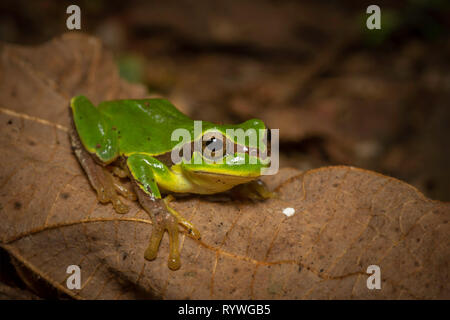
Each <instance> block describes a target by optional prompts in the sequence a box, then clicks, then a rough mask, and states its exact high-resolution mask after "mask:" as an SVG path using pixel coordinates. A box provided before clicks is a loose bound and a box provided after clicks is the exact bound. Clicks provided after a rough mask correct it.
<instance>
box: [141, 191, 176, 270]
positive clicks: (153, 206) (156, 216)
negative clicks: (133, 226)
mask: <svg viewBox="0 0 450 320" xmlns="http://www.w3.org/2000/svg"><path fill="white" fill-rule="evenodd" d="M135 191H136V194H137V197H138V200H139V203H140V204H141V206H142V207H143V208H144V209H145V211H147V213H148V214H149V216H150V217H151V219H152V222H153V228H152V235H151V236H150V242H149V244H148V247H147V249H146V250H145V253H144V257H145V259H147V260H154V259H155V258H156V257H157V254H158V249H159V244H160V243H161V239H162V237H163V236H164V233H165V231H166V230H167V233H168V234H169V260H168V263H167V265H168V267H169V268H170V269H171V270H177V269H179V268H180V266H181V262H180V252H179V250H178V246H179V240H178V232H179V230H178V220H177V218H176V217H175V216H173V214H172V213H171V212H169V210H168V209H167V207H166V204H165V202H164V200H163V199H155V198H151V197H150V196H149V195H148V194H146V193H145V192H144V191H142V190H141V189H140V187H139V186H136V188H135Z"/></svg>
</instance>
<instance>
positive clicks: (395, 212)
mask: <svg viewBox="0 0 450 320" xmlns="http://www.w3.org/2000/svg"><path fill="white" fill-rule="evenodd" d="M0 54H1V64H0V98H1V99H0V101H2V102H1V104H2V105H1V106H0V123H1V124H2V125H1V126H0V131H1V134H0V148H1V149H0V150H1V151H0V161H1V163H2V167H1V170H0V218H1V221H2V223H1V225H0V235H1V238H0V244H1V247H2V248H4V249H5V250H6V251H7V252H8V253H9V254H10V255H11V256H12V257H13V258H14V259H15V261H18V262H19V263H20V264H21V265H20V268H21V269H22V272H24V271H23V270H27V271H28V272H29V273H30V274H33V275H34V276H35V277H36V278H40V279H41V281H42V280H43V281H45V282H46V283H48V284H49V285H50V286H51V287H53V288H56V289H58V290H59V291H61V292H62V293H65V294H67V295H69V296H71V297H74V298H80V299H137V298H166V299H183V298H190V299H230V298H232V299H249V298H250V299H317V298H326V299H392V298H400V299H438V298H439V299H448V298H450V291H449V286H448V280H449V270H450V268H449V243H450V242H449V235H450V232H449V231H450V230H449V225H448V219H449V214H450V204H448V203H442V202H437V201H432V200H429V199H427V198H425V197H424V196H423V195H422V194H421V193H420V192H419V191H418V190H416V189H415V188H413V187H411V186H410V185H408V184H406V183H403V182H401V181H398V180H396V179H393V178H390V177H386V176H383V175H380V174H377V173H374V172H369V171H365V170H362V169H357V168H354V167H344V166H337V167H326V168H320V169H315V170H309V171H305V172H301V171H298V170H295V169H282V170H280V172H279V173H278V174H277V175H276V176H273V177H265V180H266V182H267V183H268V184H269V187H270V188H271V189H274V190H276V191H277V192H278V197H277V198H275V199H271V200H268V201H265V202H258V203H252V202H236V201H221V202H218V201H212V200H211V199H209V198H204V197H190V198H186V199H180V200H178V201H176V202H174V207H175V209H177V210H178V211H180V212H182V213H183V214H184V215H185V216H186V217H187V218H188V219H189V220H191V221H192V222H193V223H194V224H195V225H196V226H197V228H198V229H199V230H200V231H201V233H202V239H201V240H199V241H198V240H193V239H191V238H189V237H187V236H186V235H185V234H182V236H181V261H182V267H181V269H180V270H178V271H175V272H174V271H170V270H169V269H168V268H167V255H168V245H167V237H165V238H164V240H163V242H162V244H161V249H160V252H159V256H158V258H157V259H156V260H155V261H152V262H149V261H146V260H145V259H144V257H143V254H144V250H145V248H146V244H147V241H148V240H149V235H150V232H151V228H152V226H151V221H150V220H149V218H148V216H147V214H146V213H145V212H144V211H143V210H142V209H141V208H140V206H139V205H138V204H137V203H135V202H132V203H129V204H130V206H131V210H130V212H129V213H128V214H125V215H119V214H116V213H115V212H114V210H113V208H112V206H111V205H102V204H99V203H98V202H97V199H96V196H95V192H94V191H93V190H92V188H91V187H90V185H89V182H88V180H87V177H86V176H85V174H84V173H83V171H82V170H81V168H80V166H79V165H78V163H77V161H76V159H75V156H74V155H73V154H72V151H71V148H70V144H69V140H68V136H67V129H66V128H67V124H68V111H67V106H68V100H69V98H70V97H71V96H72V95H74V94H77V93H83V94H86V95H87V96H89V97H90V98H92V99H93V100H94V101H95V102H98V101H101V100H106V99H114V98H120V97H129V98H136V97H141V96H145V91H144V89H143V88H142V87H141V86H137V85H130V84H126V83H125V82H123V81H121V80H120V79H119V78H118V76H117V71H116V68H115V66H114V64H113V63H112V60H111V57H110V55H109V54H108V53H107V52H105V51H104V50H103V49H102V46H101V44H100V43H99V42H98V41H97V40H96V39H94V38H92V37H88V36H84V35H81V34H67V35H63V36H62V37H60V38H57V39H55V40H52V41H50V42H48V43H46V44H44V45H42V46H39V47H36V48H26V47H20V46H12V45H3V46H2V48H1V52H0ZM281 134H282V133H281ZM285 208H293V209H294V210H295V214H293V215H292V216H290V217H288V216H286V215H285V214H283V210H284V209H285ZM70 265H78V266H80V268H81V289H79V290H76V289H74V290H70V289H68V288H67V286H66V280H67V278H68V276H69V274H67V273H66V270H67V267H68V266H70ZM370 265H377V266H379V267H380V269H381V279H382V284H381V290H369V289H368V288H367V279H368V277H369V276H370V275H369V274H367V273H366V271H367V268H368V266H370Z"/></svg>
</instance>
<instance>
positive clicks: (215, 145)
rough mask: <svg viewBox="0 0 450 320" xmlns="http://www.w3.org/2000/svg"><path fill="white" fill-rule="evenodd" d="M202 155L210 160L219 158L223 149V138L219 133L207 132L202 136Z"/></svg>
mask: <svg viewBox="0 0 450 320" xmlns="http://www.w3.org/2000/svg"><path fill="white" fill-rule="evenodd" d="M203 139H204V140H203V156H204V157H206V158H209V159H212V160H216V158H221V157H222V156H223V150H224V142H223V141H224V140H223V139H224V138H223V136H222V135H220V134H215V133H213V134H209V135H208V136H205V137H203Z"/></svg>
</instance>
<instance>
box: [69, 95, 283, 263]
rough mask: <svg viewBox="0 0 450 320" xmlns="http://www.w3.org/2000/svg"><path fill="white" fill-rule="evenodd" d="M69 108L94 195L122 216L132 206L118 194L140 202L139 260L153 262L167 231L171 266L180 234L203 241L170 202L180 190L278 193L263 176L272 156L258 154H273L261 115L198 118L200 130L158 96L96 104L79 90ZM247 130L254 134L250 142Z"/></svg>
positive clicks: (259, 196) (260, 196) (255, 195)
mask: <svg viewBox="0 0 450 320" xmlns="http://www.w3.org/2000/svg"><path fill="white" fill-rule="evenodd" d="M69 113H70V118H71V128H70V132H69V136H70V140H71V146H72V150H73V152H74V154H75V156H76V158H77V159H78V162H79V163H80V165H81V167H82V169H83V170H84V172H85V173H86V175H87V177H88V180H89V182H90V185H91V186H92V188H93V189H94V190H95V191H96V194H97V200H98V201H99V202H100V203H103V204H108V203H111V204H112V206H113V208H114V210H115V211H116V212H117V213H119V214H125V213H127V212H128V211H129V205H127V204H126V202H124V201H123V198H126V199H129V200H132V201H138V202H139V204H140V206H141V207H142V208H143V209H144V211H146V212H147V214H148V215H149V217H150V219H151V222H152V231H151V235H150V240H149V243H148V245H147V248H146V250H145V252H144V258H145V259H146V260H149V261H152V260H154V259H156V257H157V254H158V250H159V246H160V243H161V241H162V239H163V236H164V234H165V232H166V231H167V234H168V236H169V256H168V261H167V265H168V267H169V269H171V270H178V269H179V268H180V266H181V259H180V250H179V233H180V232H185V233H186V234H187V235H188V236H190V237H191V238H193V239H195V240H198V239H200V238H201V234H200V232H199V230H198V229H197V228H196V227H195V226H194V225H193V224H192V223H191V222H190V221H188V220H187V219H186V218H184V216H183V215H182V214H181V213H179V212H178V211H177V210H175V209H174V208H172V206H171V205H170V203H171V202H172V201H173V200H175V199H176V196H177V195H186V194H188V195H189V194H194V195H214V194H218V193H224V192H229V191H230V190H231V191H233V192H234V194H238V195H239V196H243V197H245V198H248V199H251V200H255V201H257V200H266V199H269V198H272V197H274V195H275V194H274V193H273V192H271V191H270V190H269V188H268V187H267V185H266V184H265V183H263V182H262V180H261V179H260V178H261V175H262V172H263V170H264V169H265V168H267V167H269V166H270V157H265V158H264V157H262V156H261V154H262V155H264V154H266V155H267V152H269V153H270V130H268V129H267V128H266V126H265V124H264V122H263V121H262V120H260V119H250V120H247V121H245V122H243V123H240V124H230V125H224V124H214V123H212V122H208V121H200V123H201V129H200V130H198V126H197V127H196V125H197V124H198V123H199V121H198V120H192V119H191V118H190V117H188V116H187V115H185V114H184V113H182V112H181V111H179V110H178V109H177V108H176V107H175V106H174V105H173V104H172V103H171V102H169V101H168V100H166V99H163V98H148V99H119V100H108V101H104V102H101V103H99V104H98V105H97V106H95V105H94V104H93V103H92V102H91V101H90V100H89V99H88V98H87V97H85V96H84V95H77V96H74V97H73V98H71V100H70V103H69ZM180 129H182V130H184V131H183V132H187V133H188V135H187V139H185V140H182V141H181V142H180V140H179V139H178V140H177V139H174V136H173V132H175V130H180ZM239 129H240V130H242V131H245V132H250V134H249V135H248V137H246V138H245V139H242V138H241V139H239V137H238V135H236V136H233V135H231V134H230V132H234V131H233V130H239ZM249 129H250V130H249ZM230 130H231V131H230ZM251 133H254V135H257V139H250V136H251ZM261 134H264V137H263V139H261ZM255 141H256V142H255ZM225 146H226V147H227V148H225ZM192 147H193V148H192ZM174 155H176V156H174ZM127 181H128V183H126V182H127ZM179 226H181V227H182V228H181V229H180V228H179ZM183 229H185V230H184V231H183Z"/></svg>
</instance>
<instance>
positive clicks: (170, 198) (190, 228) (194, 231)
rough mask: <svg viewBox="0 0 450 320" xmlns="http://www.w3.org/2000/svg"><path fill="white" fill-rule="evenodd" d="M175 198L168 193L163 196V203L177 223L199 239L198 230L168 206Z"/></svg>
mask: <svg viewBox="0 0 450 320" xmlns="http://www.w3.org/2000/svg"><path fill="white" fill-rule="evenodd" d="M174 199H175V198H174V197H173V196H172V195H171V194H170V195H168V196H167V197H165V198H164V200H163V201H164V204H165V205H166V208H167V210H168V211H169V212H170V213H171V214H172V215H173V216H174V217H175V218H176V219H177V220H178V223H179V224H181V225H182V226H183V227H185V228H186V229H187V230H188V231H189V234H190V235H191V236H192V237H193V238H194V239H196V240H198V239H200V232H199V231H198V230H197V228H196V227H194V225H193V224H192V223H191V222H189V221H188V220H186V219H185V218H184V217H183V216H182V215H181V214H180V213H178V212H177V211H176V210H175V209H172V208H171V207H170V206H169V203H170V202H171V201H173V200H174Z"/></svg>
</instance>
